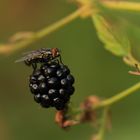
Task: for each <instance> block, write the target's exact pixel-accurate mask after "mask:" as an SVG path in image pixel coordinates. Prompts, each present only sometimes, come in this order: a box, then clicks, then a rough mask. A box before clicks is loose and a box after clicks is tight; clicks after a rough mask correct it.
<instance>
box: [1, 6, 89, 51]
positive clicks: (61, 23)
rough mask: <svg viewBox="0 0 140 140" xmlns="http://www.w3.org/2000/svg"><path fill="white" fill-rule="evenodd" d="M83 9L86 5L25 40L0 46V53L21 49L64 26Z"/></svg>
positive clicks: (78, 15)
mask: <svg viewBox="0 0 140 140" xmlns="http://www.w3.org/2000/svg"><path fill="white" fill-rule="evenodd" d="M84 10H87V6H83V7H81V8H79V9H78V10H76V11H75V12H73V13H71V14H70V15H68V16H66V17H64V18H63V19H61V20H59V21H57V22H55V23H53V24H51V25H50V26H47V27H45V28H43V29H41V30H40V31H38V32H36V33H34V34H33V35H32V36H31V37H30V38H28V39H26V40H23V41H20V42H17V43H14V44H9V45H7V44H6V46H5V45H3V46H1V47H0V53H9V52H13V51H15V50H18V49H21V48H23V47H27V46H28V45H30V44H32V43H34V42H36V41H38V40H39V39H41V38H43V37H45V36H47V35H49V34H50V33H52V32H54V31H56V30H58V29H59V28H61V27H63V26H65V25H66V24H68V23H70V22H72V21H73V20H75V19H76V18H78V17H80V15H81V13H82V12H84Z"/></svg>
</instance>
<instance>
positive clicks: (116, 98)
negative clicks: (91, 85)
mask: <svg viewBox="0 0 140 140" xmlns="http://www.w3.org/2000/svg"><path fill="white" fill-rule="evenodd" d="M138 89H140V82H139V83H137V84H135V85H133V86H132V87H130V88H128V89H126V90H124V91H122V92H120V93H118V94H117V95H115V96H113V97H111V98H109V99H106V100H104V101H102V102H100V104H98V105H96V106H94V107H93V108H94V109H98V108H100V107H106V106H111V105H112V104H114V103H117V102H119V101H120V100H122V99H124V98H126V97H127V96H129V95H131V94H133V93H134V92H135V91H137V90H138Z"/></svg>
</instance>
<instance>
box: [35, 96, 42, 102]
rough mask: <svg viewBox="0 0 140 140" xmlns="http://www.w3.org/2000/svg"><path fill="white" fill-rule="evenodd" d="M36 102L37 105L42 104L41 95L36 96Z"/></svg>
mask: <svg viewBox="0 0 140 140" xmlns="http://www.w3.org/2000/svg"><path fill="white" fill-rule="evenodd" d="M34 100H35V101H36V102H37V103H40V102H41V95H40V94H37V95H34Z"/></svg>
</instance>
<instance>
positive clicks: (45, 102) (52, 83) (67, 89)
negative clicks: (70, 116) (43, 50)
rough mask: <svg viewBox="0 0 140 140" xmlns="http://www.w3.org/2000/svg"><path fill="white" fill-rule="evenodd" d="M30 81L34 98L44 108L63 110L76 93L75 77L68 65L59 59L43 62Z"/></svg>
mask: <svg viewBox="0 0 140 140" xmlns="http://www.w3.org/2000/svg"><path fill="white" fill-rule="evenodd" d="M29 82H30V84H29V87H30V91H31V92H32V93H33V95H34V100H35V101H36V102H37V103H39V104H40V105H41V106H42V107H44V108H49V107H55V108H56V109H57V110H63V109H64V108H65V107H66V106H67V104H68V102H69V100H70V96H71V95H72V94H73V93H74V87H73V84H74V77H73V76H72V75H71V74H70V70H69V68H68V67H67V66H66V65H64V64H62V63H59V62H57V61H56V62H54V61H50V62H49V63H45V64H41V66H40V67H39V68H38V69H36V70H34V71H33V73H32V75H31V76H30V80H29Z"/></svg>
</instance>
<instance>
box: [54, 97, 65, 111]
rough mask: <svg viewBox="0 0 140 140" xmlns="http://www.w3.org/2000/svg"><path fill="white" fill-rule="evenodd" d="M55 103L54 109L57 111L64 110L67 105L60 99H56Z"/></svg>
mask: <svg viewBox="0 0 140 140" xmlns="http://www.w3.org/2000/svg"><path fill="white" fill-rule="evenodd" d="M53 102H54V107H55V108H56V109H57V110H62V109H64V107H65V104H64V101H63V100H62V99H60V98H55V99H54V100H53Z"/></svg>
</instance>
